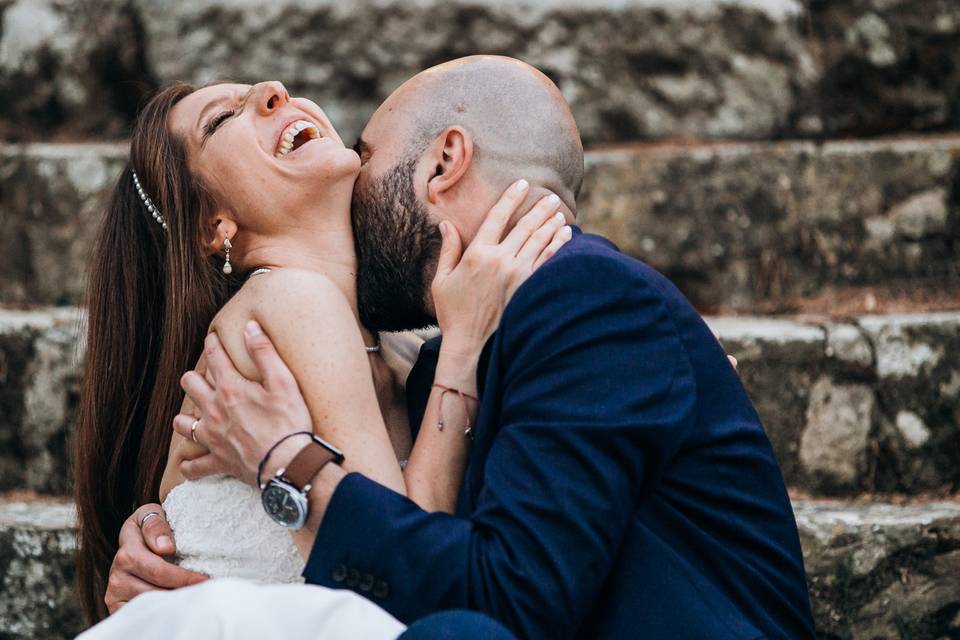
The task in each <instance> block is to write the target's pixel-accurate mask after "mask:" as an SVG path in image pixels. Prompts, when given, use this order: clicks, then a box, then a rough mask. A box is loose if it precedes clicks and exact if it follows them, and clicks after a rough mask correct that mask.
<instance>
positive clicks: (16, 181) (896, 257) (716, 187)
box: [0, 136, 960, 310]
mask: <svg viewBox="0 0 960 640" xmlns="http://www.w3.org/2000/svg"><path fill="white" fill-rule="evenodd" d="M125 158H126V147H125V145H122V144H116V145H108V144H96V145H88V144H78V145H72V144H56V145H54V144H29V145H0V176H3V178H4V188H3V189H0V272H2V273H3V274H4V276H5V277H4V278H3V279H2V280H0V304H2V303H8V304H9V303H27V302H28V303H34V304H37V303H40V304H63V303H76V302H78V301H79V299H80V294H81V292H82V290H83V283H84V276H85V272H86V269H87V266H88V256H89V251H90V248H91V244H92V241H93V235H94V232H95V230H96V226H97V224H98V223H99V220H100V217H101V215H102V206H103V203H104V200H105V196H106V194H107V191H108V189H109V188H110V187H111V186H112V185H113V181H114V180H115V179H116V178H115V177H116V175H117V174H118V173H119V171H120V167H121V166H122V163H123V162H124V161H125ZM579 206H580V215H579V218H580V222H581V224H582V225H583V226H584V228H585V229H586V230H588V231H593V232H597V233H600V234H602V235H605V236H607V237H609V238H612V239H614V240H615V241H616V242H617V243H618V244H619V245H620V247H621V248H622V249H623V250H624V251H625V252H627V253H628V254H631V255H633V256H636V257H638V258H640V259H642V260H645V261H647V262H649V263H650V264H652V265H653V266H654V267H656V268H657V269H659V270H660V271H662V272H663V273H665V274H666V275H667V276H668V277H669V278H671V279H672V280H673V281H674V282H675V283H676V284H677V285H678V286H679V287H680V289H681V290H682V291H683V292H684V293H685V294H686V295H687V296H688V297H689V298H690V299H691V300H693V302H694V303H695V304H698V305H701V306H705V307H711V306H714V305H718V304H723V305H726V306H728V307H734V308H743V309H747V310H750V309H751V308H753V307H754V305H756V304H757V303H758V302H765V303H767V304H770V303H774V302H776V301H777V300H780V299H785V298H789V297H791V296H803V295H809V294H811V293H816V292H818V291H820V290H822V289H823V288H825V287H843V286H850V285H881V286H884V287H888V288H897V287H899V288H901V289H905V290H912V289H916V288H918V287H928V288H933V289H947V290H949V289H954V290H957V289H958V288H960V261H958V259H957V256H958V252H960V138H958V137H956V136H952V137H944V138H938V139H932V138H913V139H909V140H879V141H870V142H831V143H826V144H815V143H812V142H789V143H787V142H784V143H776V142H774V143H750V144H741V143H734V144H715V145H632V146H627V147H622V148H617V149H608V150H603V149H599V150H595V151H591V152H589V153H588V154H587V171H586V176H585V181H584V188H583V193H582V194H581V197H580V198H579Z"/></svg>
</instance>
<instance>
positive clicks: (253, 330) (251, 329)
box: [244, 320, 263, 338]
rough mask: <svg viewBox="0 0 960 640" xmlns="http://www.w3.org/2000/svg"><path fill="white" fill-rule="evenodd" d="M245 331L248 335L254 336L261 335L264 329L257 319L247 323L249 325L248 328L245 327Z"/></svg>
mask: <svg viewBox="0 0 960 640" xmlns="http://www.w3.org/2000/svg"><path fill="white" fill-rule="evenodd" d="M244 333H246V334H247V337H249V338H254V337H256V336H258V335H260V334H261V333H263V331H262V330H261V329H260V323H259V322H257V321H256V320H251V321H250V322H248V323H247V327H246V329H244Z"/></svg>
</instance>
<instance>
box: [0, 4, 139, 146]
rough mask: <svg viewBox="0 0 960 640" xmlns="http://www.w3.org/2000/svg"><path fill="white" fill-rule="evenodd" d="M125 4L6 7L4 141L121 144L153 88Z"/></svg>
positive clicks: (0, 96) (0, 55) (0, 121)
mask: <svg viewBox="0 0 960 640" xmlns="http://www.w3.org/2000/svg"><path fill="white" fill-rule="evenodd" d="M141 37H142V29H140V27H139V23H138V20H137V18H136V17H135V16H134V15H133V14H132V12H131V11H130V7H129V3H128V2H126V0H78V1H76V2H63V1H61V0H4V1H3V2H0V138H3V139H4V140H23V139H27V140H37V139H50V137H51V135H55V134H57V133H61V132H63V133H70V134H74V135H76V134H80V135H95V136H104V135H106V136H110V137H119V136H123V135H125V133H126V131H127V129H128V123H129V122H130V121H131V120H132V118H133V116H134V115H135V114H136V110H137V106H138V103H139V102H140V101H141V100H142V99H143V97H144V96H145V95H146V94H145V93H144V91H150V90H152V88H153V87H154V85H155V82H154V81H153V80H152V79H151V78H150V77H149V75H147V74H145V69H144V65H143V60H142V57H143V52H142V49H141V42H140V38H141Z"/></svg>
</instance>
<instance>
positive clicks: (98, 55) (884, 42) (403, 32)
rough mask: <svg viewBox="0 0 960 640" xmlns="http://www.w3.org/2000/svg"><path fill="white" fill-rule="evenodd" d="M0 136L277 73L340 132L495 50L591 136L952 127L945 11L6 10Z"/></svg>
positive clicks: (958, 104)
mask: <svg viewBox="0 0 960 640" xmlns="http://www.w3.org/2000/svg"><path fill="white" fill-rule="evenodd" d="M0 19H2V23H0V37H2V40H0V98H2V99H0V123H2V130H0V135H3V137H5V138H8V139H19V140H23V139H34V140H36V139H50V138H51V136H55V135H56V136H65V135H74V136H76V135H87V136H89V135H93V136H96V137H98V138H99V137H100V136H103V135H108V136H110V135H112V136H114V137H117V136H122V135H123V133H124V132H125V131H126V130H127V129H128V127H129V123H130V121H131V119H132V117H133V115H134V113H135V112H136V109H137V107H138V105H139V104H141V103H142V101H143V99H144V97H145V96H146V95H148V94H149V93H150V92H151V91H152V90H154V89H155V88H156V87H157V86H158V85H162V84H165V83H169V82H171V81H173V80H180V79H185V80H189V81H192V82H195V83H208V82H211V81H214V80H218V79H234V80H242V81H249V82H256V81H261V80H272V79H278V80H282V81H283V82H285V83H286V84H287V85H288V87H289V88H290V90H291V91H292V92H293V93H294V94H302V95H305V96H307V97H310V98H312V99H314V100H315V101H316V102H318V103H319V104H320V105H321V106H323V107H325V108H326V110H327V111H328V113H329V115H330V116H331V118H332V120H333V122H334V123H335V124H336V125H337V126H338V127H339V128H340V130H341V133H342V134H344V137H345V138H350V139H352V138H353V137H354V136H355V135H356V134H357V132H358V131H359V129H360V128H361V126H362V124H363V122H364V121H365V120H366V118H367V117H368V116H369V114H370V113H372V111H373V110H374V108H375V107H376V105H377V104H378V103H379V102H380V101H381V100H382V99H383V98H384V97H385V96H386V95H388V93H389V92H390V91H391V90H392V89H394V88H395V87H396V86H397V85H399V84H400V83H401V82H402V81H403V80H405V79H406V78H408V77H410V76H411V75H412V74H414V73H416V72H417V71H419V70H421V69H423V68H425V67H427V66H430V65H433V64H436V63H438V62H441V61H444V60H448V59H451V58H454V57H457V56H462V55H468V54H474V53H494V54H506V55H512V56H515V57H519V58H522V59H525V60H527V61H529V62H530V63H532V64H534V65H536V66H538V67H540V68H542V69H543V70H544V71H545V72H546V73H547V74H548V75H550V76H551V77H553V78H554V79H555V80H556V81H557V82H558V84H559V86H560V88H561V89H562V91H563V92H564V94H565V95H566V96H567V98H568V100H569V101H570V102H571V104H572V105H573V108H574V111H575V113H576V116H577V119H578V121H579V123H580V126H581V128H582V130H583V134H584V137H585V139H586V140H587V141H588V142H591V143H593V142H617V141H625V140H636V139H660V138H665V137H675V136H683V137H706V138H741V139H765V138H785V137H806V136H814V137H820V136H834V135H850V134H854V135H863V134H876V133H883V132H892V131H904V130H912V131H918V130H919V131H929V130H945V129H950V128H953V129H956V128H958V126H960V93H958V91H957V88H958V86H960V48H958V47H957V46H956V45H957V42H958V41H960V6H958V5H957V3H955V2H949V1H947V0H910V1H908V0H893V1H891V0H834V1H832V2H800V1H799V0H775V1H763V0H590V1H587V2H572V1H571V0H525V1H523V2H503V1H502V0H459V1H457V2H450V1H448V0H420V1H418V2H407V1H405V0H378V1H373V0H365V1H362V2H348V3H345V2H336V1H334V0H310V1H304V0H278V1H275V2H271V3H269V4H264V3H258V2H250V1H249V0H228V1H223V0H215V1H214V0H203V1H199V2H195V1H191V2H186V1H179V2H163V3H157V2H154V1H152V0H132V1H130V0H89V1H87V2H83V3H65V2H58V1H56V0H5V1H4V2H2V3H0Z"/></svg>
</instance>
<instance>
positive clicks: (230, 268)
mask: <svg viewBox="0 0 960 640" xmlns="http://www.w3.org/2000/svg"><path fill="white" fill-rule="evenodd" d="M230 249H233V243H231V242H230V238H226V239H224V241H223V250H224V251H226V252H227V261H226V262H224V263H223V272H224V273H225V274H227V275H230V274H231V273H233V265H231V264H230Z"/></svg>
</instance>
